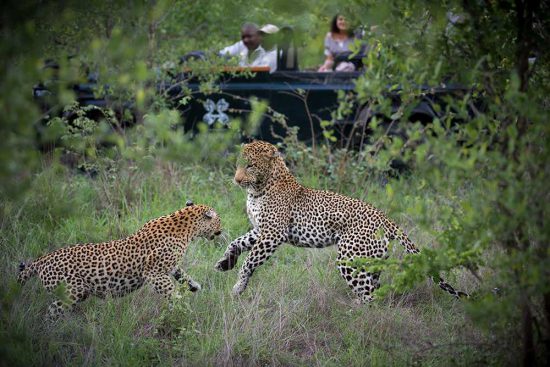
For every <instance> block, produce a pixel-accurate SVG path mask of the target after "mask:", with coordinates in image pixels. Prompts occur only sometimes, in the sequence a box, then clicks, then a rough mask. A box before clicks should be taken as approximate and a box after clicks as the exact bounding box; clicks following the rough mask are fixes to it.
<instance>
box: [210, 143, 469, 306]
mask: <svg viewBox="0 0 550 367" xmlns="http://www.w3.org/2000/svg"><path fill="white" fill-rule="evenodd" d="M233 181H234V183H235V184H236V185H238V186H240V187H241V188H243V189H245V190H246V192H247V199H246V211H247V215H248V218H249V220H250V223H251V226H252V229H251V230H250V231H248V232H247V233H245V234H244V235H242V236H240V237H238V238H236V239H235V240H233V241H232V242H231V243H230V244H229V245H228V246H227V248H226V250H225V252H224V254H223V256H222V257H221V259H220V260H219V261H218V262H217V263H216V264H215V268H216V269H217V270H219V271H227V270H230V269H233V268H234V267H235V265H236V264H237V260H238V258H239V256H240V255H241V254H242V253H244V252H248V254H247V256H246V258H245V260H244V262H243V263H242V266H241V268H240V270H239V272H238V279H237V282H236V284H235V285H234V287H233V294H234V295H240V294H241V293H242V292H243V291H244V290H245V289H246V287H247V285H248V283H249V280H250V278H251V276H252V274H253V273H254V271H255V270H256V269H257V268H258V267H259V266H261V265H262V264H264V263H265V262H266V261H267V260H268V259H269V258H270V257H271V256H272V255H273V254H274V253H275V251H276V250H277V249H278V248H279V247H280V246H281V245H282V244H284V243H288V244H290V245H293V246H297V247H305V248H323V247H327V246H331V245H336V247H337V252H338V256H337V261H336V264H337V268H338V270H339V273H340V275H341V277H342V278H343V279H344V280H345V281H346V283H347V284H348V286H349V287H350V288H351V290H352V292H353V293H354V294H355V296H356V297H357V298H356V301H357V302H358V303H360V304H364V303H369V302H371V301H372V300H373V299H374V295H373V293H374V291H375V290H376V289H378V288H379V286H380V272H379V271H377V272H374V271H367V270H365V269H364V267H360V266H357V265H355V263H354V261H355V259H365V258H366V259H368V258H374V259H385V258H387V257H388V245H389V244H390V241H394V240H395V241H398V242H399V243H400V244H401V245H402V246H404V248H405V250H406V253H411V254H417V253H419V250H418V248H417V247H416V246H415V245H414V243H413V242H412V241H411V240H410V239H409V238H408V237H407V235H406V234H405V232H404V231H403V230H401V229H400V228H399V227H398V226H397V225H396V224H395V223H394V222H393V221H392V220H390V219H389V218H388V216H386V215H385V214H384V213H383V212H382V211H381V210H379V209H377V208H375V207H374V206H373V205H372V204H369V203H367V202H364V201H362V200H359V199H355V198H351V197H348V196H344V195H342V194H338V193H335V192H332V191H324V190H316V189H312V188H308V187H305V186H303V185H301V184H300V183H299V182H298V181H297V179H296V178H295V177H294V175H293V174H292V173H291V172H290V170H289V168H288V167H287V166H286V164H285V161H284V158H283V156H282V154H281V153H280V152H279V150H278V149H277V147H276V146H274V145H273V144H271V143H268V142H265V141H261V140H255V141H252V142H250V143H248V144H243V145H242V149H241V153H240V156H239V158H238V160H237V167H236V172H235V175H234V178H233ZM434 281H435V279H434ZM437 282H438V284H439V286H440V287H441V288H442V289H443V290H445V291H447V292H448V293H450V294H451V295H453V296H454V297H457V298H460V297H467V296H468V294H467V293H465V292H462V291H458V290H455V289H454V287H452V286H451V285H450V284H449V283H447V282H445V281H444V280H443V278H441V277H439V279H438V280H437Z"/></svg>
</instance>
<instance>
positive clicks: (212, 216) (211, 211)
mask: <svg viewBox="0 0 550 367" xmlns="http://www.w3.org/2000/svg"><path fill="white" fill-rule="evenodd" d="M214 215H215V213H214V211H213V210H212V209H209V210H207V211H206V212H204V216H205V217H206V218H208V219H212V218H214Z"/></svg>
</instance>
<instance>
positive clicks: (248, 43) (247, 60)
mask: <svg viewBox="0 0 550 367" xmlns="http://www.w3.org/2000/svg"><path fill="white" fill-rule="evenodd" d="M278 30H279V28H277V27H276V26H274V25H272V24H267V25H265V26H263V27H262V28H261V29H260V28H258V26H257V25H256V24H253V23H245V24H244V25H243V26H242V27H241V40H240V41H239V42H237V43H234V44H233V45H231V46H228V47H225V48H224V49H222V50H221V51H220V55H221V56H235V57H238V59H239V65H240V66H269V68H270V72H274V71H275V70H276V69H277V51H276V49H275V47H274V45H270V49H269V51H266V50H265V48H264V47H262V41H263V37H264V36H265V35H271V34H273V33H275V32H277V31H278Z"/></svg>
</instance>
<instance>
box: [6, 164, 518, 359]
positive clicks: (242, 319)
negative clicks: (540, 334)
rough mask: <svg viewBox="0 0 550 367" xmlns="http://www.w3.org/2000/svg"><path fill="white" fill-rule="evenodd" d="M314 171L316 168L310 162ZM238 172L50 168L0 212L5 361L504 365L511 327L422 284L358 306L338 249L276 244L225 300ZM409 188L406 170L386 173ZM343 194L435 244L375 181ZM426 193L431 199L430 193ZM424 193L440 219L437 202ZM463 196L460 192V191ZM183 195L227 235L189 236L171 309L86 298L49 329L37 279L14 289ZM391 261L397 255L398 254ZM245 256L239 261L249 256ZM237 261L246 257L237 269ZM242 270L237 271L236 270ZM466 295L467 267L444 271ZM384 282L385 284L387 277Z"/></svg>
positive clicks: (153, 302)
mask: <svg viewBox="0 0 550 367" xmlns="http://www.w3.org/2000/svg"><path fill="white" fill-rule="evenodd" d="M312 167H313V168H312ZM296 170H297V172H298V175H299V179H300V181H302V182H304V183H307V184H311V185H314V186H316V187H319V188H326V189H330V188H333V186H334V181H333V179H331V178H330V177H329V176H327V175H324V174H322V172H320V171H319V170H317V169H316V168H315V166H308V168H307V170H300V169H299V167H298V168H296ZM232 171H233V170H232V167H230V166H227V167H221V168H211V169H209V168H204V167H201V166H198V165H193V166H190V167H188V166H185V167H184V166H180V165H175V164H168V163H162V162H156V163H155V164H154V165H153V168H152V170H151V171H149V172H141V171H140V170H136V169H135V168H132V167H131V166H128V165H126V166H125V165H120V166H117V169H114V170H111V171H109V173H100V174H99V175H97V176H95V177H90V176H86V175H83V174H78V173H75V172H73V171H70V170H68V169H66V168H64V167H62V166H58V165H46V164H45V165H44V169H43V171H42V172H41V173H40V174H38V175H37V176H36V178H35V180H34V185H33V186H32V189H31V191H30V192H29V193H28V195H27V196H26V198H25V199H24V200H22V201H21V202H20V204H18V205H17V206H16V205H12V206H10V207H6V208H5V211H4V212H5V213H6V216H5V217H4V218H1V236H0V242H1V248H2V253H3V254H2V257H1V260H0V261H1V263H0V264H1V269H0V271H1V277H2V279H3V282H2V284H1V285H0V292H1V293H2V294H1V297H0V299H1V300H2V312H3V317H2V318H1V319H0V320H1V322H2V325H1V329H0V335H1V337H0V365H6V366H18V365H21V366H23V365H25V366H30V365H48V366H53V365H83V366H103V365H129V366H130V365H131V366H140V365H143V366H150V365H161V366H164V365H182V366H202V365H227V366H256V365H275V366H310V365H316V366H342V365H346V366H365V365H372V366H387V365H412V364H414V365H487V364H489V365H491V364H494V365H500V364H503V363H507V362H509V360H510V359H509V358H511V356H512V354H513V352H514V348H513V347H511V346H512V345H513V335H508V336H507V337H504V338H503V336H502V335H496V334H492V333H490V332H484V331H481V330H480V329H478V328H477V327H476V326H475V325H474V324H473V323H472V321H471V320H469V319H468V318H467V317H466V314H465V312H464V303H462V302H457V301H455V300H454V299H452V298H450V297H449V296H448V295H447V294H444V292H441V291H440V290H438V289H437V286H436V285H434V284H432V283H431V282H429V281H426V282H425V283H424V284H421V285H419V286H417V287H416V288H414V289H412V290H411V291H409V292H407V293H404V294H396V293H391V294H390V295H389V296H388V297H386V298H385V299H381V300H376V301H375V302H373V303H372V304H370V305H359V304H356V303H355V302H354V297H353V294H352V293H351V291H350V290H349V289H348V287H347V286H346V284H345V282H344V281H343V280H342V279H341V278H340V276H339V274H338V271H337V269H336V267H335V261H336V249H335V248H334V247H331V248H326V249H322V250H315V249H302V248H294V247H292V246H289V245H284V246H282V248H280V249H279V250H278V251H277V252H276V253H275V255H274V256H273V258H272V259H271V260H270V261H268V262H267V263H266V264H265V265H263V266H262V267H261V268H259V269H258V270H257V271H256V273H255V274H254V277H253V278H252V280H251V282H250V284H249V287H248V289H247V290H246V291H245V293H244V294H243V295H242V296H241V297H238V298H235V297H233V296H232V295H231V288H232V285H233V284H234V282H235V281H236V275H237V274H236V273H237V270H232V271H229V272H226V273H220V272H216V271H215V270H214V267H213V265H214V264H215V262H216V261H217V260H218V259H219V257H221V255H222V254H223V252H224V249H225V246H226V245H227V244H228V242H229V241H230V239H233V238H235V237H237V236H238V235H240V234H242V233H244V232H245V231H247V230H248V226H249V225H248V222H247V218H246V213H245V193H244V192H243V191H242V190H241V189H239V188H237V187H236V186H234V185H232V183H231V177H232V174H233V172H232ZM392 185H393V186H394V189H395V190H413V189H415V187H417V186H418V185H417V182H415V181H414V178H409V179H407V180H394V181H392ZM339 190H341V191H342V192H343V193H346V194H349V195H352V196H355V197H358V198H360V199H364V200H367V201H369V202H371V203H373V204H374V205H376V206H378V207H379V208H381V209H383V210H385V211H386V212H388V213H389V214H390V216H391V217H393V218H394V219H395V220H396V222H398V223H399V224H400V225H401V226H402V227H403V228H404V229H405V230H407V231H408V232H409V233H410V236H411V237H412V238H413V239H414V240H415V241H416V242H417V243H419V246H420V247H423V244H428V243H432V242H433V241H432V238H430V237H429V235H425V234H423V233H422V231H421V230H419V229H417V226H416V225H415V220H414V218H411V217H410V216H408V215H407V207H409V206H411V205H415V203H414V202H410V201H407V197H406V196H403V198H404V199H403V200H402V201H396V200H392V199H391V198H388V196H387V195H386V190H385V188H384V187H383V186H382V185H380V184H379V183H378V182H377V181H376V180H366V181H365V182H364V183H362V184H361V185H360V187H359V186H357V185H356V184H350V185H345V184H344V185H341V187H339ZM430 195H431V196H430ZM435 195H436V194H435V193H430V192H429V191H428V190H427V194H426V200H427V202H428V203H430V206H429V208H428V209H429V210H430V211H431V213H432V214H431V215H432V218H433V222H432V225H434V226H438V225H441V223H439V222H438V208H439V205H440V204H439V203H438V197H437V196H435ZM463 195H467V194H466V193H463ZM187 199H192V200H193V201H194V202H196V203H204V204H208V205H211V206H213V207H214V208H215V209H216V210H217V211H218V213H219V214H220V216H221V218H222V223H223V227H224V231H225V236H224V239H222V240H219V241H218V243H211V242H207V241H202V240H199V241H196V242H194V243H193V244H192V245H191V246H190V247H189V249H188V251H187V253H186V255H185V258H184V260H183V261H184V267H185V268H186V270H187V272H188V273H189V274H190V275H191V276H192V277H193V278H194V279H195V280H197V281H198V282H199V283H201V285H202V286H203V289H202V290H201V291H200V292H198V293H194V294H192V293H189V292H183V298H182V299H180V300H178V301H177V302H175V304H174V305H173V307H172V308H169V307H168V305H167V304H166V302H165V301H164V300H163V299H162V298H161V297H159V296H157V295H156V294H155V293H154V292H153V291H152V290H151V289H150V288H149V287H143V288H142V289H140V290H138V291H136V292H134V293H133V294H130V295H128V296H126V297H123V298H114V299H110V298H108V299H105V300H102V299H97V298H91V299H89V300H87V301H85V302H83V303H82V304H80V305H78V306H77V308H76V309H75V311H74V312H71V313H68V314H66V315H65V316H64V317H62V318H61V319H60V320H58V321H57V322H55V323H53V324H52V323H50V322H48V321H46V318H45V314H46V309H47V305H48V303H49V302H50V301H51V297H50V295H48V294H47V293H46V292H45V291H44V290H43V288H42V287H41V286H40V285H39V283H38V281H37V280H36V279H33V280H31V281H29V282H28V283H27V284H26V285H25V286H24V287H20V286H18V285H17V284H16V282H15V278H16V274H17V264H18V263H19V261H21V260H25V259H30V258H34V257H37V256H39V255H41V254H43V253H45V252H47V251H51V250H53V249H56V248H59V247H62V246H66V245H69V244H73V243H82V242H98V241H106V240H110V239H116V238H121V237H124V236H126V235H128V234H131V233H132V232H134V231H135V230H137V229H138V228H139V227H140V226H141V225H142V224H143V223H145V222H146V221H147V220H149V219H152V218H155V217H157V216H160V215H164V214H167V213H170V212H172V211H174V210H177V209H179V208H180V207H182V206H183V205H184V203H185V201H186V200H187ZM392 252H393V256H400V254H401V253H402V251H401V250H400V249H397V248H394V249H393V250H392ZM243 257H244V256H243ZM241 263H242V258H241V259H240V261H239V265H240V264H241ZM235 269H238V266H237V267H236V268H235ZM449 276H450V279H449V280H452V281H453V282H454V283H456V284H457V286H458V287H459V288H461V289H467V290H472V289H473V288H475V287H476V283H475V280H474V279H473V277H472V276H470V275H468V274H467V273H456V274H451V275H449ZM382 281H383V282H391V279H390V277H389V276H388V275H385V276H383V277H382Z"/></svg>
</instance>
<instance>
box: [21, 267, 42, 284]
mask: <svg viewBox="0 0 550 367" xmlns="http://www.w3.org/2000/svg"><path fill="white" fill-rule="evenodd" d="M36 270H37V269H36V265H35V264H34V262H31V263H29V264H25V263H24V262H21V263H20V264H19V275H18V276H17V281H18V282H19V283H21V284H25V282H26V281H27V280H28V279H29V278H31V277H33V276H34V275H36Z"/></svg>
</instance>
